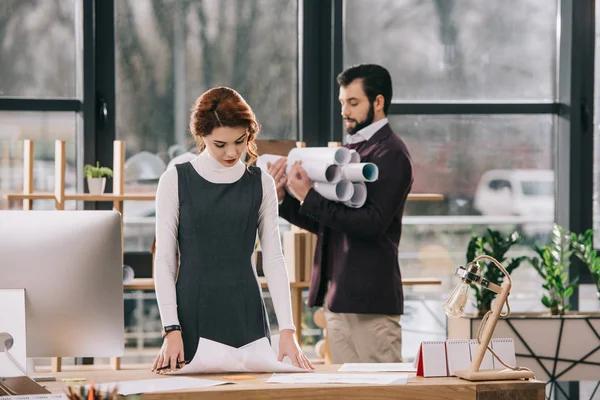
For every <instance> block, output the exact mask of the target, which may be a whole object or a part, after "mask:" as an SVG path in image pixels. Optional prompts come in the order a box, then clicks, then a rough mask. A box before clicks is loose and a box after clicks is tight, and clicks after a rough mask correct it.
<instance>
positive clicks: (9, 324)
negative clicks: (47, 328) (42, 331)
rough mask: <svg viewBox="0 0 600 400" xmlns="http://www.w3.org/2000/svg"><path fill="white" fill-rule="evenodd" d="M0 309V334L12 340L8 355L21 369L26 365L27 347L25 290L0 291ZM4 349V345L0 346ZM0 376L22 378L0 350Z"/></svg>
mask: <svg viewBox="0 0 600 400" xmlns="http://www.w3.org/2000/svg"><path fill="white" fill-rule="evenodd" d="M0 308H1V309H2V310H3V312H2V314H3V315H2V318H0V333H8V334H10V335H11V336H12V338H13V345H12V347H11V348H10V350H9V352H10V355H11V356H12V357H13V359H14V361H16V362H17V363H18V364H20V366H21V368H22V369H25V366H26V365H27V346H26V337H25V336H26V335H25V332H26V329H25V325H26V323H25V289H0ZM0 349H2V350H3V349H4V343H2V344H1V345H0ZM0 376H3V377H7V378H8V377H14V376H23V372H22V371H21V370H20V369H19V367H17V366H16V365H15V364H14V363H13V362H12V360H11V359H10V358H9V357H8V356H7V354H6V353H5V352H4V351H1V350H0Z"/></svg>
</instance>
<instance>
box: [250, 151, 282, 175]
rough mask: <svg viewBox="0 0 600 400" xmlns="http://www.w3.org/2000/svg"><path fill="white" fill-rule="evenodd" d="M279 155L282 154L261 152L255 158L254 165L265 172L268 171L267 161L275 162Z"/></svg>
mask: <svg viewBox="0 0 600 400" xmlns="http://www.w3.org/2000/svg"><path fill="white" fill-rule="evenodd" d="M281 157H282V156H278V155H276V154H261V155H260V156H258V158H257V159H256V166H257V167H258V168H260V169H262V170H263V171H265V172H269V168H268V166H267V163H271V164H275V162H276V161H277V160H279V159H280V158H281Z"/></svg>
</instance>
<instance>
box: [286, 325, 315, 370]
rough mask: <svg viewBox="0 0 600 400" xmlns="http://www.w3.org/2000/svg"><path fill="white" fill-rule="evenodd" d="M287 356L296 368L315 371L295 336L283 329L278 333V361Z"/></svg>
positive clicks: (289, 330) (293, 333)
mask: <svg viewBox="0 0 600 400" xmlns="http://www.w3.org/2000/svg"><path fill="white" fill-rule="evenodd" d="M285 356H288V357H289V358H290V360H291V361H292V364H294V365H295V366H296V367H300V368H304V369H315V367H314V366H313V365H312V364H311V362H310V361H308V358H306V356H305V355H304V353H303V352H302V349H301V348H300V345H299V344H298V341H297V340H296V334H295V332H294V331H293V330H291V329H283V330H282V331H281V332H279V358H278V361H282V360H283V357H285Z"/></svg>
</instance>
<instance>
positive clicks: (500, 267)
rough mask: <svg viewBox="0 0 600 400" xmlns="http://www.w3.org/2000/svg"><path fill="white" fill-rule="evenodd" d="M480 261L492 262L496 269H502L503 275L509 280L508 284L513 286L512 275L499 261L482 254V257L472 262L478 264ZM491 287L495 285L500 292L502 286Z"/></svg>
mask: <svg viewBox="0 0 600 400" xmlns="http://www.w3.org/2000/svg"><path fill="white" fill-rule="evenodd" d="M479 260H488V261H491V262H492V263H493V264H494V265H495V266H496V267H498V269H500V270H501V271H502V273H503V274H504V276H506V279H508V282H509V283H510V285H511V286H512V278H511V277H510V274H509V273H508V271H507V270H506V268H504V267H503V266H502V264H500V263H499V262H498V260H496V259H495V258H494V257H491V256H488V255H486V254H482V255H480V256H477V257H475V259H474V260H473V261H471V262H474V263H476V262H478V261H479ZM490 285H494V286H495V287H496V288H498V290H501V289H500V286H498V285H496V284H493V283H490ZM494 292H496V291H495V290H494ZM496 293H500V291H498V292H496Z"/></svg>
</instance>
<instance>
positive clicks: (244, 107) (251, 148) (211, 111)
mask: <svg viewBox="0 0 600 400" xmlns="http://www.w3.org/2000/svg"><path fill="white" fill-rule="evenodd" d="M191 111H192V116H191V118H190V131H191V132H192V135H193V136H194V139H195V140H196V144H197V145H198V153H201V152H202V151H204V148H205V147H206V145H205V144H204V141H203V140H202V138H203V137H205V136H208V135H210V134H211V133H212V131H213V129H215V128H219V127H222V126H227V127H230V128H237V127H243V128H245V129H246V134H247V135H248V138H247V140H248V141H247V144H246V153H247V162H246V163H247V164H248V165H251V164H252V163H254V161H256V158H257V157H258V154H257V152H256V143H255V141H254V140H255V139H256V135H258V132H259V130H260V125H259V124H258V121H257V120H256V115H255V114H254V111H252V108H251V107H250V106H249V105H248V103H246V100H244V98H243V97H242V96H241V95H240V94H239V93H238V92H236V91H235V90H233V89H231V88H228V87H216V88H213V89H210V90H207V91H206V92H204V93H203V94H202V95H201V96H200V97H198V99H197V100H196V102H195V103H194V106H193V107H192V110H191Z"/></svg>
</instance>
